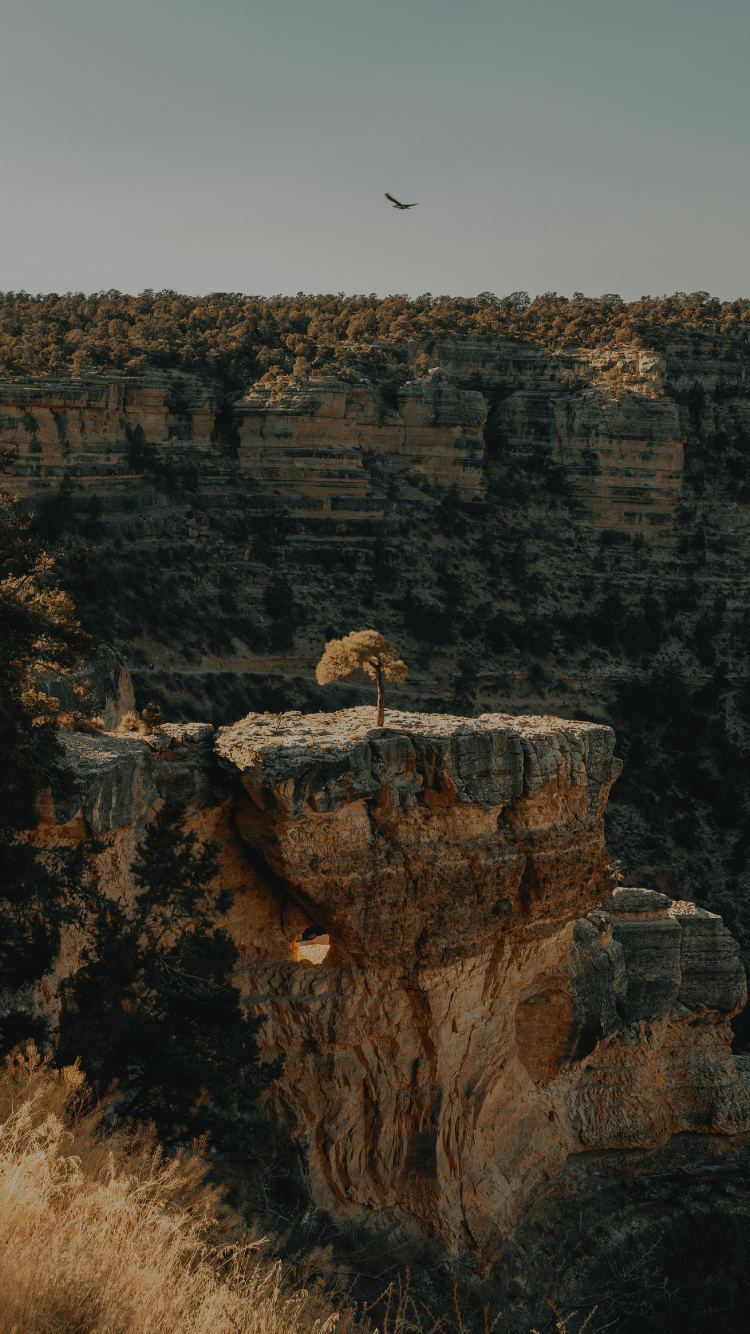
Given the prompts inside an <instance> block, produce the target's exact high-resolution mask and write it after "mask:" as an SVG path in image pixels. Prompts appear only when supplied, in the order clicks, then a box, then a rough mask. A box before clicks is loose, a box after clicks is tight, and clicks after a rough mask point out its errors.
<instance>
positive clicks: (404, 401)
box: [235, 375, 487, 513]
mask: <svg viewBox="0 0 750 1334" xmlns="http://www.w3.org/2000/svg"><path fill="white" fill-rule="evenodd" d="M235 414H236V417H237V419H238V426H239V436H240V449H239V463H240V468H241V470H242V472H243V473H245V474H246V475H247V477H248V478H252V479H253V480H254V481H256V482H258V483H261V484H263V485H264V487H265V488H267V489H268V490H269V491H271V492H273V493H275V494H277V495H285V496H293V497H297V498H304V499H305V500H307V501H308V502H309V507H310V509H311V510H312V511H314V510H315V509H316V508H317V509H319V510H323V511H325V512H327V513H330V512H331V509H332V507H333V508H334V509H335V508H337V507H340V508H342V509H345V508H346V507H347V501H349V502H350V501H351V500H353V499H355V498H357V497H361V496H363V495H365V494H366V493H367V492H368V491H369V490H370V478H369V476H368V474H367V472H366V471H365V468H366V465H367V463H368V461H369V462H370V464H371V460H368V454H369V455H370V456H371V458H375V459H377V462H378V464H379V466H381V467H388V464H389V462H391V461H394V462H396V463H398V464H400V465H401V467H403V468H406V469H408V470H409V471H411V472H413V473H415V474H416V475H417V476H419V477H421V478H423V479H424V480H425V481H429V482H433V483H436V484H437V485H439V486H444V487H446V488H450V487H455V488H456V490H457V492H458V493H459V494H461V495H462V496H465V497H467V498H471V497H472V496H479V495H481V494H482V492H483V489H484V479H483V474H482V458H483V452H484V441H483V435H482V428H483V426H484V423H485V420H486V416H487V403H486V401H485V399H484V397H483V395H482V394H479V393H476V392H473V391H471V390H465V389H457V388H456V386H455V385H454V384H452V383H451V382H450V380H449V378H448V376H447V375H433V376H430V377H427V378H425V379H422V380H416V381H414V382H413V383H406V384H404V385H403V386H402V387H401V389H400V390H399V391H398V393H397V394H396V396H395V401H394V402H392V403H386V402H384V401H383V399H382V396H381V394H380V393H379V392H378V390H377V388H375V387H374V386H370V385H367V384H347V382H346V381H343V380H337V379H335V378H333V377H327V378H321V379H319V380H312V381H307V382H305V381H302V382H299V381H297V382H292V383H291V384H289V385H287V384H286V382H283V383H282V384H281V385H280V386H279V387H278V388H275V389H274V388H269V389H264V388H261V387H260V386H257V387H256V388H255V389H254V390H253V392H252V393H251V394H250V395H249V396H248V397H247V398H244V399H241V400H240V401H239V402H238V403H237V404H235ZM371 466H372V465H371Z"/></svg>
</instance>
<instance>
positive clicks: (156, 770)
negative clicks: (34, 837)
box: [52, 723, 213, 834]
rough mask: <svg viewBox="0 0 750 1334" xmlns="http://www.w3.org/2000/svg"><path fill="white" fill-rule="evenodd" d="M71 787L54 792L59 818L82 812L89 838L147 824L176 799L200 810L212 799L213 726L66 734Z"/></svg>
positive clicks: (66, 819)
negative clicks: (159, 804)
mask: <svg viewBox="0 0 750 1334" xmlns="http://www.w3.org/2000/svg"><path fill="white" fill-rule="evenodd" d="M59 737H60V741H61V743H62V746H63V750H64V752H65V761H64V763H65V765H66V767H67V768H68V769H69V771H70V772H71V774H72V777H73V783H72V786H71V787H70V789H68V788H67V786H65V785H64V786H63V787H62V789H61V790H56V789H55V788H53V791H52V810H53V813H54V818H55V820H56V821H57V822H58V823H59V824H61V825H64V824H68V823H69V822H70V821H71V820H73V819H74V818H75V816H76V814H77V813H79V812H80V813H81V815H82V816H83V820H84V823H85V827H86V831H87V833H89V834H103V833H106V832H108V831H109V830H112V829H117V828H119V827H121V826H123V825H132V824H137V823H138V822H140V821H142V820H144V819H145V818H146V817H147V816H148V814H149V811H150V810H151V808H152V806H153V804H154V802H155V801H156V800H157V799H158V798H159V797H161V798H166V797H172V798H173V799H175V800H176V801H178V802H180V803H181V804H184V805H189V806H193V807H200V806H203V805H206V804H207V803H208V801H209V800H210V798H211V795H212V788H211V784H210V779H209V776H208V773H207V769H210V765H211V743H212V739H213V728H212V727H211V725H210V723H187V724H178V723H167V724H164V726H163V727H162V729H161V731H160V732H159V733H152V734H151V735H148V736H144V737H141V736H134V735H121V734H112V733H101V734H92V733H81V732H68V731H65V730H61V731H60V733H59Z"/></svg>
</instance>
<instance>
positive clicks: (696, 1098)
mask: <svg viewBox="0 0 750 1334" xmlns="http://www.w3.org/2000/svg"><path fill="white" fill-rule="evenodd" d="M372 718H373V711H372V710H370V709H354V710H349V711H346V712H344V713H343V714H335V715H315V714H313V715H302V714H299V713H292V714H286V715H282V716H280V717H279V716H271V715H250V716H249V717H248V718H246V719H244V720H243V721H242V722H240V723H238V724H236V725H234V726H232V727H229V728H226V729H223V730H222V731H220V732H219V734H218V735H217V736H216V737H214V734H213V730H212V729H211V728H209V727H207V726H205V725H198V724H192V725H189V726H187V727H182V728H181V727H177V726H174V725H172V726H168V727H166V728H165V729H164V730H163V732H161V733H156V734H152V735H150V736H148V737H143V738H140V737H131V736H121V735H101V736H99V737H89V736H78V735H75V734H70V735H69V737H68V738H67V743H66V744H67V746H68V748H69V751H70V756H71V761H72V763H73V766H74V769H75V772H76V776H77V786H76V790H75V792H74V793H73V794H72V795H67V796H65V797H63V796H62V795H61V796H60V797H56V796H55V795H54V794H50V796H49V798H48V799H47V802H46V807H45V813H44V818H43V820H42V822H41V823H40V826H39V829H38V830H37V831H36V834H35V838H36V839H37V840H38V841H40V842H43V843H47V844H50V843H54V842H55V841H59V840H65V839H67V840H73V841H74V840H77V839H80V838H81V837H83V836H84V835H85V834H87V833H89V834H91V833H96V834H98V835H99V836H100V839H101V843H100V846H99V849H98V851H97V852H96V854H95V859H94V861H95V866H96V871H97V874H98V876H99V877H100V881H101V883H102V886H103V887H105V888H108V889H109V890H110V892H113V893H118V894H122V893H127V863H128V859H129V857H130V855H131V854H132V848H133V845H134V841H135V839H136V837H137V834H138V830H139V828H142V827H143V822H144V821H146V820H148V818H149V815H150V811H151V810H152V809H153V807H154V803H155V802H158V801H159V800H160V799H161V798H162V797H164V796H166V795H169V794H174V793H177V794H179V795H180V796H181V797H182V798H183V799H185V800H187V801H188V804H189V805H190V806H191V808H192V812H193V814H192V821H193V824H194V827H196V828H197V829H198V830H200V832H201V833H203V834H206V833H211V834H213V835H218V836H219V838H220V840H221V842H222V859H223V871H222V878H223V879H225V880H226V881H227V882H228V883H230V884H232V885H233V886H234V888H235V890H236V903H235V908H234V909H233V915H232V930H233V932H234V935H235V938H236V940H237V942H238V945H239V947H240V950H241V954H242V959H241V964H240V976H241V981H242V985H243V989H244V992H245V995H246V1000H247V1003H248V1004H249V1006H250V1007H251V1009H252V1010H253V1012H257V1013H258V1014H260V1015H262V1016H263V1017H264V1024H263V1028H262V1030H261V1031H262V1038H263V1045H264V1048H265V1050H266V1051H267V1052H268V1053H269V1054H279V1053H282V1054H283V1055H284V1056H285V1067H284V1071H283V1074H282V1075H281V1076H280V1078H279V1079H278V1080H277V1081H276V1082H275V1084H274V1085H273V1086H272V1089H271V1092H270V1108H271V1110H272V1112H273V1115H274V1116H275V1117H276V1118H277V1119H278V1120H279V1122H280V1123H281V1124H283V1125H284V1126H285V1127H286V1128H287V1130H288V1131H289V1133H291V1135H292V1136H293V1138H294V1140H295V1141H296V1143H297V1144H298V1146H299V1148H300V1150H301V1152H302V1154H303V1158H304V1162H305V1172H306V1179H307V1183H308V1188H309V1190H310V1192H311V1196H312V1200H313V1202H314V1204H315V1205H316V1206H317V1208H318V1209H320V1210H323V1211H326V1212H327V1213H329V1214H331V1215H333V1216H335V1217H338V1218H339V1219H341V1220H342V1221H343V1222H346V1221H347V1220H348V1221H349V1222H352V1221H360V1222H362V1221H365V1220H369V1221H370V1222H376V1223H378V1224H382V1223H384V1222H390V1223H391V1224H395V1223H398V1224H400V1225H402V1226H406V1227H412V1228H416V1229H418V1231H420V1232H422V1233H425V1232H426V1233H428V1234H431V1235H433V1236H436V1237H437V1238H438V1239H440V1241H441V1242H442V1243H443V1244H444V1245H445V1246H446V1247H447V1249H448V1252H449V1253H451V1254H453V1255H459V1256H464V1257H465V1259H466V1261H467V1262H469V1263H470V1264H471V1266H472V1267H475V1266H479V1267H480V1268H483V1270H484V1272H485V1273H487V1272H489V1270H490V1269H491V1268H492V1266H493V1265H501V1264H502V1263H504V1256H505V1257H506V1258H507V1257H508V1256H511V1255H512V1254H514V1252H513V1251H512V1250H511V1251H508V1247H509V1246H511V1247H512V1246H514V1245H516V1242H515V1241H514V1237H515V1235H516V1234H515V1232H514V1231H513V1229H514V1226H515V1224H516V1222H517V1220H518V1218H519V1216H521V1215H522V1213H523V1208H524V1205H525V1202H526V1201H527V1200H528V1199H529V1197H530V1196H532V1195H533V1196H534V1198H537V1196H539V1192H540V1191H541V1190H542V1189H543V1188H544V1183H545V1182H549V1183H552V1184H553V1185H554V1183H555V1182H557V1181H558V1180H561V1179H562V1178H561V1177H560V1174H561V1173H562V1172H564V1171H565V1170H567V1169H566V1168H565V1165H566V1163H567V1162H568V1161H569V1160H570V1159H571V1157H573V1159H577V1158H578V1157H580V1156H581V1155H583V1156H584V1158H585V1156H586V1155H587V1154H592V1153H593V1154H601V1153H603V1152H610V1151H615V1150H616V1151H617V1152H618V1153H624V1154H626V1155H627V1153H632V1152H633V1151H636V1150H638V1151H643V1150H649V1151H654V1150H656V1149H657V1148H658V1146H660V1145H664V1144H666V1143H667V1141H668V1140H669V1138H670V1136H672V1135H674V1134H677V1133H682V1134H688V1135H689V1134H696V1133H697V1134H699V1135H701V1136H706V1135H716V1134H718V1135H721V1136H724V1137H729V1139H730V1140H733V1139H734V1138H736V1140H737V1144H738V1152H739V1147H741V1145H742V1144H743V1143H744V1138H743V1136H745V1135H746V1133H747V1132H748V1131H749V1130H750V1094H749V1092H748V1086H747V1085H746V1083H745V1080H744V1078H743V1077H742V1076H741V1075H740V1074H739V1073H738V1072H737V1069H736V1067H735V1063H734V1061H733V1059H732V1056H731V1052H730V1040H731V1029H730V1025H729V1021H730V1019H731V1017H732V1015H733V1014H735V1013H736V1012H737V1011H738V1010H739V1009H740V1008H741V1007H742V1005H743V1004H744V1001H745V997H746V989H745V979H744V971H743V969H742V966H741V964H740V962H739V958H738V951H737V946H736V944H735V942H734V941H733V940H732V938H731V936H730V935H729V933H728V932H727V930H726V929H725V927H724V926H723V924H722V922H721V919H720V918H719V917H717V916H716V915H712V914H710V913H708V912H705V911H703V910H701V909H700V908H698V907H696V905H695V904H693V903H690V902H673V901H672V900H670V899H669V898H668V897H667V896H665V895H662V894H659V893H657V892H654V891H650V890H644V889H622V888H619V889H614V890H613V888H612V882H611V879H610V878H609V876H608V874H607V869H606V854H605V849H604V837H603V818H604V807H605V803H606V799H607V794H608V792H609V788H610V786H611V783H612V781H613V780H614V778H615V777H616V775H617V773H618V768H619V766H618V763H617V761H616V760H614V759H613V748H614V737H613V734H612V732H611V729H609V728H607V727H604V726H601V725H597V724H590V723H581V722H570V721H566V720H563V719H558V718H554V717H521V718H515V717H511V716H509V715H498V714H494V715H484V716H482V717H480V718H477V719H466V718H463V719H462V718H456V717H448V716H445V715H438V716H425V715H415V714H406V713H399V712H397V711H389V712H388V713H387V715H386V726H385V727H384V728H375V727H373V726H372ZM212 746H213V758H212V753H211V752H212ZM74 808H75V809H74ZM75 950H76V946H75V942H74V941H68V942H67V946H66V951H67V952H66V959H64V960H63V961H61V967H62V968H66V967H68V966H69V964H70V959H71V958H73V957H74V956H75ZM316 950H317V953H315V951H316ZM313 959H317V962H313ZM45 987H46V991H45V993H44V994H45V995H48V996H50V995H51V994H52V991H53V988H54V979H53V978H50V979H48V981H47V983H45ZM616 1156H617V1155H616V1154H615V1158H616ZM699 1157H700V1154H699ZM626 1161H628V1162H629V1161H630V1160H629V1159H627V1157H626ZM612 1171H613V1173H614V1176H615V1177H616V1176H617V1173H618V1172H619V1171H620V1168H619V1167H617V1166H616V1165H615V1166H614V1167H613V1169H612ZM529 1263H531V1262H529ZM528 1281H529V1284H531V1287H532V1288H533V1283H534V1282H536V1281H537V1280H536V1279H535V1278H534V1276H533V1273H532V1271H531V1269H529V1271H528Z"/></svg>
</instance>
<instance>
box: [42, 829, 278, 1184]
mask: <svg viewBox="0 0 750 1334" xmlns="http://www.w3.org/2000/svg"><path fill="white" fill-rule="evenodd" d="M217 872H218V861H217V848H216V845H215V844H205V843H204V844H202V845H199V844H198V842H197V839H196V837H195V835H194V834H192V833H188V832H186V831H185V828H184V821H183V816H182V814H181V812H180V810H179V808H178V807H177V806H175V805H174V804H173V803H170V802H167V803H165V805H164V806H163V807H162V809H161V810H160V811H158V812H157V814H156V816H155V818H154V820H153V821H152V823H151V824H150V825H149V826H148V828H147V830H146V832H145V835H144V838H143V841H142V843H141V846H140V849H139V852H138V856H137V857H136V860H135V862H134V863H133V878H134V881H135V884H136V886H137V887H138V891H139V892H138V893H137V894H136V895H135V901H134V903H133V905H132V907H127V906H126V905H125V904H124V903H123V902H122V901H121V900H114V899H112V898H110V897H109V896H108V895H99V896H98V897H96V898H95V899H94V903H93V909H92V911H91V920H90V921H85V922H84V926H85V928H86V935H85V942H86V943H85V947H84V951H83V958H82V961H81V964H80V966H79V967H78V968H77V969H76V971H75V972H74V973H73V974H72V976H71V977H69V978H68V979H67V980H66V981H65V982H64V983H63V986H62V996H63V1010H62V1014H61V1018H60V1030H59V1037H58V1042H57V1059H58V1060H59V1061H62V1062H63V1063H64V1062H69V1061H70V1062H72V1061H75V1060H76V1059H79V1060H80V1061H81V1064H82V1067H83V1069H84V1071H85V1072H86V1074H87V1076H88V1078H89V1079H90V1080H91V1081H92V1082H95V1083H96V1085H97V1086H98V1087H99V1088H100V1089H101V1090H102V1091H104V1090H106V1089H108V1088H109V1087H110V1086H111V1085H113V1084H116V1085H117V1089H118V1092H117V1095H116V1098H115V1100H114V1105H115V1108H116V1110H117V1113H118V1115H119V1116H122V1117H126V1118H128V1119H131V1120H136V1121H144V1122H150V1123H151V1124H152V1125H153V1126H154V1127H155V1129H156V1132H157V1134H158V1136H159V1139H160V1141H161V1142H162V1143H165V1144H175V1143H180V1144H189V1143H190V1142H191V1141H192V1140H194V1139H197V1138H200V1137H201V1136H205V1135H209V1136H210V1138H211V1143H212V1145H213V1146H214V1147H215V1148H217V1149H218V1150H219V1151H220V1152H223V1153H224V1154H226V1155H228V1156H229V1157H231V1158H232V1159H233V1160H234V1161H238V1162H242V1161H244V1160H246V1159H247V1158H248V1156H249V1155H251V1153H252V1151H253V1149H254V1148H256V1147H257V1141H258V1138H259V1136H260V1133H261V1131H260V1128H259V1120H258V1112H257V1101H258V1097H259V1095H260V1092H261V1089H262V1088H263V1085H264V1083H267V1082H268V1079H269V1078H271V1077H272V1076H273V1075H274V1074H275V1073H278V1067H277V1066H261V1065H260V1063H259V1051H258V1046H257V1043H256V1041H255V1037H254V1035H255V1032H256V1030H257V1028H258V1025H259V1022H260V1021H259V1020H258V1019H252V1018H250V1017H248V1016H247V1015H245V1014H244V1013H243V1011H242V1007H241V1003H240V994H239V991H238V989H237V987H236V986H235V985H234V984H233V981H232V973H233V969H234V966H235V964H236V962H237V958H238V950H237V946H236V945H235V943H234V941H233V940H232V939H231V937H230V936H229V934H228V933H227V932H226V930H224V929H223V928H222V927H221V926H218V925H217V918H219V919H220V918H221V917H222V916H223V915H224V914H226V911H227V909H228V908H229V907H231V904H232V895H231V894H230V893H227V892H225V891H221V890H219V891H217V890H216V889H215V888H214V884H215V879H216V875H217Z"/></svg>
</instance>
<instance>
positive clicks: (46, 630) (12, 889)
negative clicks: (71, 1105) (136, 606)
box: [0, 488, 89, 1051]
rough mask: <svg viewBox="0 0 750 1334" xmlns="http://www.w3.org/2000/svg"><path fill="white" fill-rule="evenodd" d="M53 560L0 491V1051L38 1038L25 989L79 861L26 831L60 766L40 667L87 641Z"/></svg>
mask: <svg viewBox="0 0 750 1334" xmlns="http://www.w3.org/2000/svg"><path fill="white" fill-rule="evenodd" d="M88 643H89V640H88V636H86V635H84V633H83V632H82V630H81V628H80V626H79V625H78V623H77V621H76V619H75V616H74V613H73V608H72V604H71V602H70V599H69V597H68V596H67V594H65V593H64V592H63V591H62V589H61V588H60V585H59V582H58V576H57V571H56V569H55V562H54V560H53V559H52V558H51V557H50V556H49V555H48V554H47V553H46V552H45V551H44V550H43V549H42V548H41V546H40V544H39V542H38V540H37V538H36V536H35V534H34V532H33V529H32V525H31V522H30V517H29V516H28V515H27V514H24V513H23V512H22V511H21V510H20V508H19V506H18V504H17V502H16V501H15V499H14V498H13V497H12V496H10V495H8V493H7V492H6V491H4V490H3V489H2V488H0V751H1V752H2V756H3V764H2V771H1V772H0V865H1V866H2V875H0V976H1V977H2V982H1V983H0V988H1V989H2V995H3V999H4V1005H3V1015H2V1020H0V1049H4V1050H5V1051H7V1050H9V1048H10V1047H11V1046H12V1045H13V1044H14V1043H15V1042H18V1041H20V1040H21V1039H22V1038H24V1037H26V1036H30V1035H32V1034H35V1035H36V1036H39V1035H40V1033H41V1029H42V1027H43V1025H42V1026H40V1024H39V1022H38V1021H36V1020H34V1019H33V1018H32V1017H31V1015H30V1014H29V1011H28V1006H27V1005H25V1004H24V1002H23V993H24V991H25V990H26V989H28V988H29V987H30V986H31V984H32V983H33V982H34V981H36V980H37V979H38V978H39V977H41V975H42V974H43V973H44V972H46V971H47V969H48V968H49V967H50V966H51V964H52V961H53V959H54V958H55V956H56V954H57V951H58V947H59V942H60V931H61V928H62V925H63V923H64V922H65V921H68V920H70V914H71V894H72V892H73V885H74V882H75V880H76V878H77V866H76V859H75V858H74V857H68V858H65V857H61V856H58V857H56V858H54V859H51V858H49V857H45V856H44V855H43V854H41V853H40V852H39V851H38V850H37V849H35V848H34V847H32V846H31V845H30V844H29V843H28V841H27V838H26V835H25V831H26V830H28V829H29V828H30V827H31V826H33V825H34V824H36V820H37V815H36V800H37V797H38V794H39V792H40V791H41V790H43V789H44V788H46V787H49V785H50V780H51V778H52V776H53V774H58V772H59V749H58V747H57V743H56V740H55V722H56V717H57V713H58V710H59V706H58V704H57V701H56V700H54V699H50V698H49V697H48V696H47V695H46V694H44V693H43V691H41V690H40V689H39V685H38V677H39V675H40V674H41V673H43V672H54V673H57V674H64V673H65V672H66V671H68V670H69V669H70V668H72V667H73V666H74V664H75V663H76V661H77V659H78V657H79V655H80V653H81V652H82V651H83V649H84V648H85V647H86V646H87V645H88Z"/></svg>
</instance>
